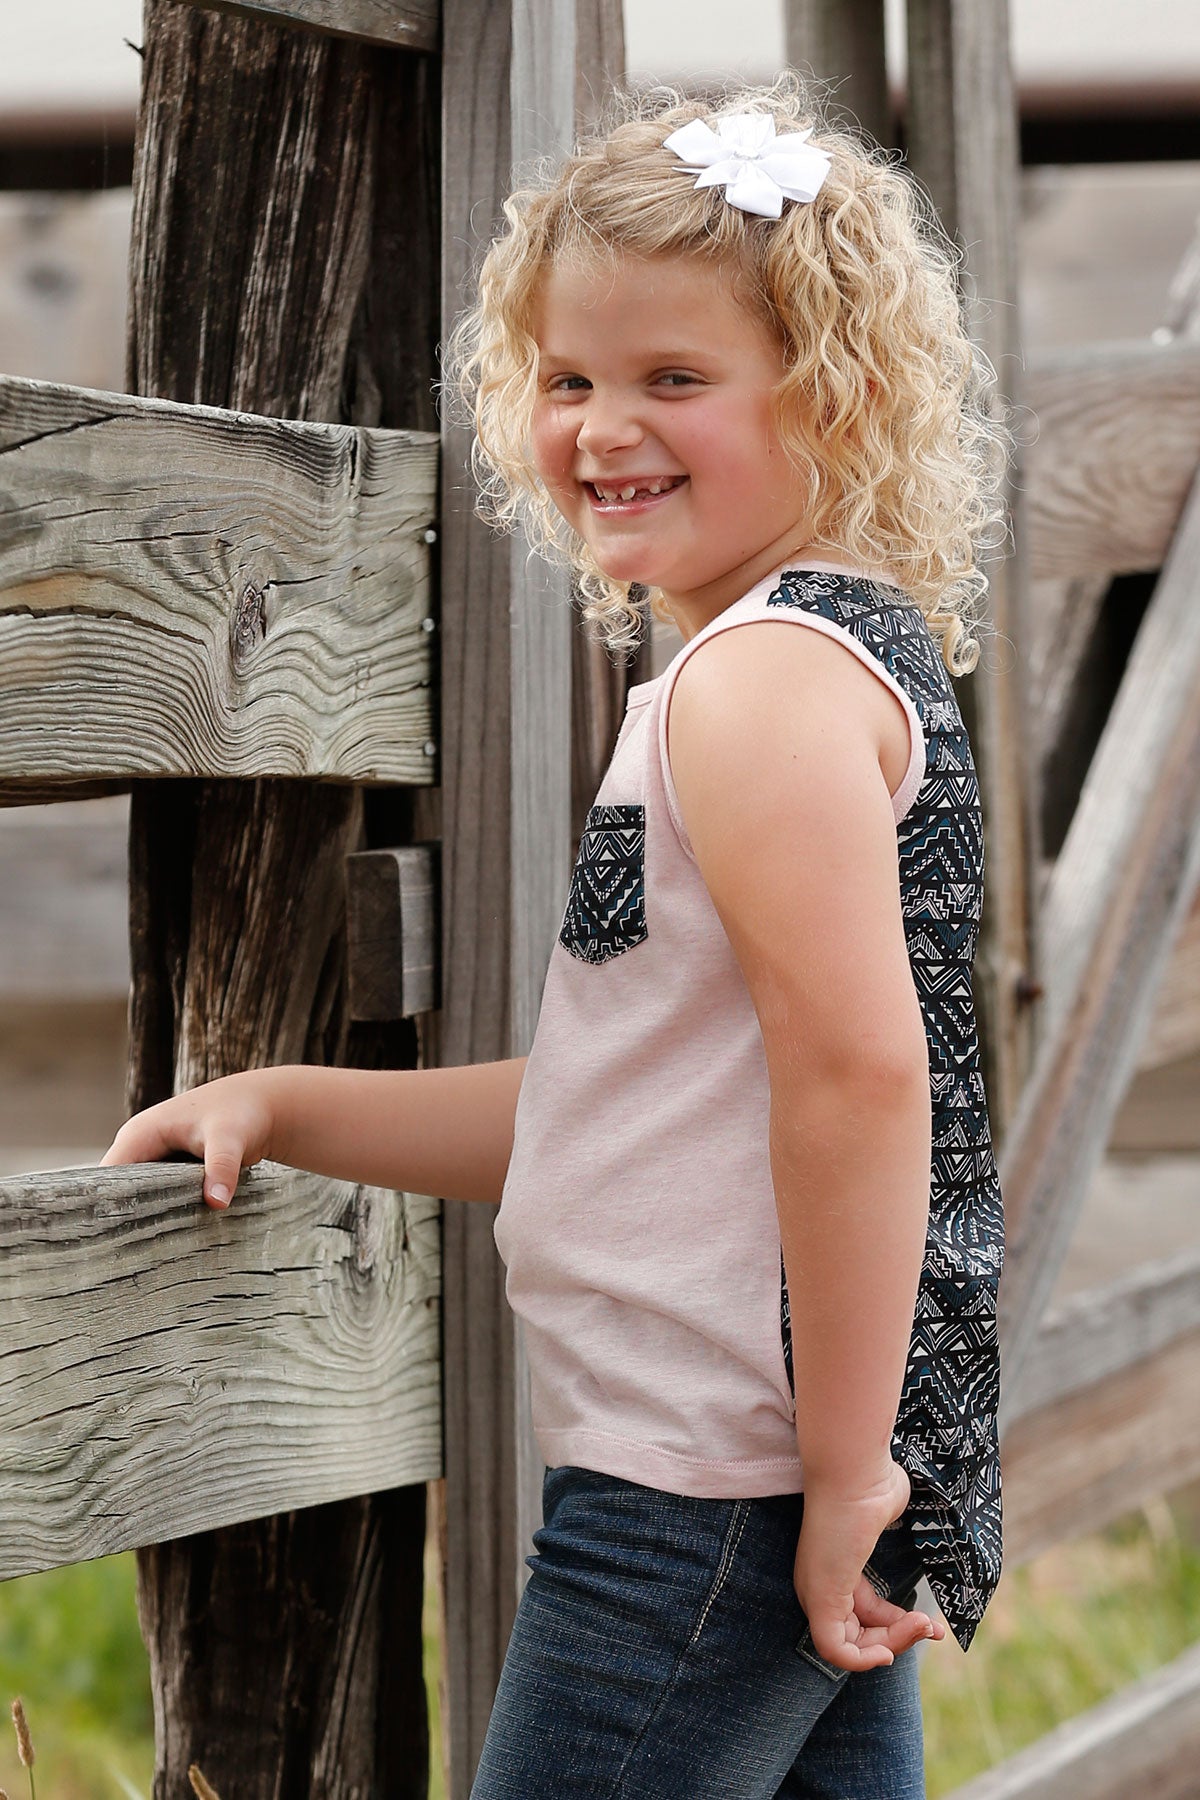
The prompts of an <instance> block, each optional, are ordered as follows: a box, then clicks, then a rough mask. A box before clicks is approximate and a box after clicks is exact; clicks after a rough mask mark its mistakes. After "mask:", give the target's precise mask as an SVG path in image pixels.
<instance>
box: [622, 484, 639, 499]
mask: <svg viewBox="0 0 1200 1800" xmlns="http://www.w3.org/2000/svg"><path fill="white" fill-rule="evenodd" d="M636 493H637V489H636V488H635V487H632V486H630V487H623V488H622V489H621V498H622V500H632V499H633V496H634V495H635V494H636Z"/></svg>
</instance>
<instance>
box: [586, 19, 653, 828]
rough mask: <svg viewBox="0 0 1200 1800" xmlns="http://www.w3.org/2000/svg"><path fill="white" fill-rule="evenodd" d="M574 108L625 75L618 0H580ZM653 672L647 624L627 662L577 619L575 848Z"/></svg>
mask: <svg viewBox="0 0 1200 1800" xmlns="http://www.w3.org/2000/svg"><path fill="white" fill-rule="evenodd" d="M575 35H576V42H575V113H576V124H577V126H578V129H579V130H580V131H581V132H585V131H588V130H590V129H592V128H593V127H594V126H595V125H596V124H597V122H598V120H599V118H600V116H601V114H602V113H603V110H604V103H605V100H606V97H607V96H608V94H609V93H611V91H612V89H613V88H614V87H615V86H618V85H619V84H620V83H621V82H622V81H623V80H624V75H625V25H624V18H623V13H622V7H621V0H576V5H575ZM649 677H650V625H649V620H648V619H647V624H646V631H645V635H644V637H643V639H642V642H641V643H640V644H639V646H638V648H637V651H636V652H635V653H634V655H633V656H631V657H630V659H629V661H628V662H626V663H619V662H614V660H613V658H612V657H611V656H610V655H609V653H608V651H607V650H606V649H605V648H604V646H603V644H599V643H596V642H595V641H594V640H593V639H592V638H591V637H590V636H588V635H587V634H586V633H585V632H584V630H583V623H582V619H577V621H576V626H575V630H574V632H573V634H572V639H571V842H572V846H573V847H574V846H576V845H577V844H578V842H579V838H580V835H581V833H582V830H583V820H584V816H585V814H586V812H587V809H588V807H589V806H590V805H591V804H592V801H593V800H594V799H595V797H596V789H597V787H598V786H599V784H600V781H601V778H602V777H603V774H604V771H605V769H606V767H607V766H608V760H609V758H610V756H611V755H612V752H613V746H614V744H615V743H616V740H617V733H618V731H619V730H620V729H621V720H622V719H623V717H624V715H625V699H626V696H627V695H628V692H629V689H630V688H631V687H632V686H633V685H634V683H635V682H639V681H647V680H649Z"/></svg>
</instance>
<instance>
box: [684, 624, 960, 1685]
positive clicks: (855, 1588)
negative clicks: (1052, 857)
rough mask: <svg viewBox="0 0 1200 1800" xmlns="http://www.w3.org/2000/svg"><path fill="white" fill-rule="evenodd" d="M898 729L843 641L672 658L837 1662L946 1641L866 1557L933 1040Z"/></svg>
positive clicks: (759, 634) (810, 1536) (891, 1484)
mask: <svg viewBox="0 0 1200 1800" xmlns="http://www.w3.org/2000/svg"><path fill="white" fill-rule="evenodd" d="M897 732H899V733H901V734H902V736H903V740H904V758H903V761H900V764H899V766H901V767H903V765H904V761H906V760H907V752H906V746H907V738H908V727H907V723H906V721H905V719H904V714H903V710H902V708H901V707H900V704H899V702H898V701H897V700H896V698H895V696H894V695H892V694H890V693H889V691H888V690H887V688H886V687H885V686H884V685H883V683H882V682H880V681H878V680H877V679H876V678H875V677H874V676H873V675H872V674H871V673H870V672H869V670H867V669H865V668H864V667H863V666H862V665H861V663H859V662H858V661H857V659H856V658H854V657H852V656H850V655H849V654H848V653H847V652H846V651H845V649H844V648H842V647H841V646H840V645H838V644H837V643H836V642H834V641H832V640H830V639H829V638H827V637H824V636H822V635H820V634H818V633H816V632H811V631H806V630H801V629H797V627H796V626H795V625H789V624H786V623H783V622H780V623H779V624H778V625H777V626H776V625H771V626H770V627H769V628H768V626H767V625H766V624H765V623H758V624H755V625H754V627H753V628H743V629H738V630H731V631H727V632H723V633H720V634H719V635H718V636H716V637H714V638H713V639H712V640H711V641H710V642H709V643H707V644H705V645H704V646H702V647H701V649H700V650H698V651H697V652H696V654H695V655H694V656H692V657H691V658H690V659H689V660H688V662H687V663H685V665H684V667H683V669H682V670H681V672H680V675H679V678H678V681H677V684H676V688H675V692H674V695H673V697H672V706H671V715H670V754H671V763H672V773H673V775H674V779H675V785H676V789H677V792H678V794H679V801H680V807H681V809H682V812H683V815H684V818H685V821H686V824H687V828H688V833H689V836H690V838H691V840H692V846H693V850H694V852H695V856H696V861H697V864H698V866H699V868H700V871H701V874H702V875H703V877H704V880H705V883H706V885H707V886H708V889H709V892H710V894H711V895H712V899H713V903H714V905H715V907H716V909H717V912H718V914H719V915H720V917H721V921H722V924H723V925H724V926H725V929H726V931H727V933H728V935H729V939H730V943H731V945H732V947H733V950H734V953H735V955H736V956H737V958H738V961H739V964H740V966H741V968H742V971H743V973H744V975H745V978H746V984H747V988H748V990H749V993H750V996H751V999H752V1001H753V1003H754V1006H755V1010H756V1012H757V1014H758V1019H759V1023H760V1026H761V1029H762V1036H763V1046H764V1050H765V1053H766V1061H767V1069H768V1075H769V1079H770V1088H771V1112H770V1154H771V1168H772V1176H773V1180H774V1186H775V1200H776V1207H777V1211H778V1215H779V1225H780V1242H781V1244H782V1248H783V1257H784V1264H785V1267H786V1270H787V1276H788V1287H789V1291H790V1295H791V1312H792V1347H793V1366H794V1371H795V1382H796V1396H797V1405H796V1436H797V1441H798V1445H799V1449H800V1455H801V1458H802V1460H803V1463H804V1491H805V1510H804V1522H803V1526H802V1529H801V1535H800V1544H799V1546H798V1550H797V1561H796V1587H797V1593H798V1595H799V1597H800V1601H801V1604H802V1605H803V1606H804V1609H805V1612H806V1614H807V1615H808V1619H809V1624H810V1626H811V1628H812V1632H813V1639H814V1642H815V1644H816V1646H817V1648H818V1650H819V1651H820V1652H821V1653H822V1654H823V1655H824V1656H826V1657H827V1658H829V1659H830V1660H831V1661H834V1662H837V1663H838V1664H840V1666H842V1667H845V1668H853V1669H856V1668H865V1667H870V1666H873V1665H875V1664H878V1663H884V1662H889V1661H890V1660H891V1658H892V1655H893V1654H894V1653H897V1652H898V1651H899V1650H901V1649H903V1648H905V1647H906V1645H907V1644H908V1643H911V1642H912V1641H914V1639H915V1638H917V1637H921V1636H925V1635H940V1634H941V1628H940V1626H934V1625H933V1624H932V1623H931V1621H929V1620H928V1619H926V1618H925V1616H924V1615H923V1614H902V1613H900V1612H899V1610H898V1609H896V1608H881V1607H880V1606H879V1604H878V1603H877V1601H876V1598H875V1596H874V1593H873V1590H872V1589H871V1588H870V1585H869V1583H867V1582H866V1581H865V1578H864V1577H863V1574H862V1570H863V1564H864V1562H865V1561H866V1559H867V1558H868V1557H869V1556H870V1553H871V1551H872V1549H873V1548H874V1545H875V1542H876V1540H877V1538H878V1536H879V1533H880V1531H881V1530H882V1529H883V1527H884V1526H885V1525H886V1524H888V1523H889V1522H890V1521H891V1520H892V1519H893V1518H895V1517H897V1516H898V1515H899V1513H900V1512H901V1511H902V1510H903V1508H904V1506H905V1504H906V1503H907V1499H908V1481H907V1477H906V1476H905V1475H904V1473H903V1471H902V1470H900V1469H899V1468H898V1467H897V1465H896V1464H895V1463H894V1462H893V1460H892V1456H891V1447H890V1446H891V1434H892V1429H893V1426H894V1424H895V1419H896V1413H897V1409H898V1406H899V1399H900V1389H901V1384H902V1381H903V1376H904V1369H905V1364H906V1360H907V1353H908V1345H909V1338H910V1334H911V1330H912V1320H913V1311H914V1305H915V1300H916V1292H917V1282H918V1278H919V1275H920V1269H921V1261H922V1256H923V1251H924V1243H925V1232H926V1224H927V1216H928V1206H929V1182H930V1097H929V1066H928V1050H927V1046H926V1042H925V1034H924V1026H923V1022H922V1019H921V1013H920V1007H919V1004H918V1001H917V996H916V990H915V988H914V986H913V981H912V972H911V968H910V965H909V961H908V952H907V947H906V943H905V937H904V929H903V920H902V916H901V910H900V893H899V879H898V864H897V855H896V828H895V821H894V818H893V815H892V807H891V799H890V795H889V792H888V786H887V782H886V780H885V778H884V775H883V769H882V763H881V759H883V758H886V760H887V761H889V762H890V763H891V764H892V765H893V766H894V765H895V764H896V763H897V761H898V760H899V759H898V757H897V754H896V752H897V749H898V748H899V746H898V745H897V741H896V733H897Z"/></svg>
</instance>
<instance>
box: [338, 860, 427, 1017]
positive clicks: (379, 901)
mask: <svg viewBox="0 0 1200 1800" xmlns="http://www.w3.org/2000/svg"><path fill="white" fill-rule="evenodd" d="M438 865H439V858H438V846H437V845H436V844H403V845H401V846H400V847H399V848H397V849H392V850H386V849H381V850H359V851H356V852H354V853H353V854H352V855H350V856H348V857H347V858H346V937H347V944H346V963H347V969H346V972H347V978H348V981H349V988H350V997H349V1007H350V1017H351V1018H352V1019H363V1020H368V1021H373V1022H376V1023H381V1022H384V1021H387V1020H392V1019H407V1018H412V1017H413V1016H414V1015H416V1014H417V1013H424V1012H431V1011H432V1010H433V1009H434V1008H435V1007H437V1006H439V1005H440V1004H441V996H440V993H439V982H438V973H439V971H438V953H439V944H438V914H439V911H440V894H439V889H440V885H441V882H440V876H439V866H438Z"/></svg>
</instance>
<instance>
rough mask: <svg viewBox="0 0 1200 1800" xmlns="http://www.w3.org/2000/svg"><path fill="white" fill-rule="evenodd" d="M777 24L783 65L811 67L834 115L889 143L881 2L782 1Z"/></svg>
mask: <svg viewBox="0 0 1200 1800" xmlns="http://www.w3.org/2000/svg"><path fill="white" fill-rule="evenodd" d="M783 21H784V23H783V29H784V54H785V56H786V57H787V61H788V64H789V66H790V67H791V68H793V69H798V70H799V71H800V73H801V74H802V75H804V74H807V73H808V71H809V70H810V69H811V71H812V72H813V74H814V75H815V76H816V77H817V80H818V81H820V82H828V83H829V84H830V88H831V104H832V107H833V110H834V112H835V113H837V114H844V115H848V116H849V118H850V119H851V120H852V121H853V122H855V123H857V124H859V125H861V126H862V127H863V129H864V130H865V131H869V132H870V134H871V136H872V137H873V138H874V139H875V140H876V142H877V143H880V144H891V143H892V141H893V128H892V116H891V102H890V100H889V97H888V81H887V58H886V56H885V54H884V30H883V24H884V5H883V0H784V8H783Z"/></svg>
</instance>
